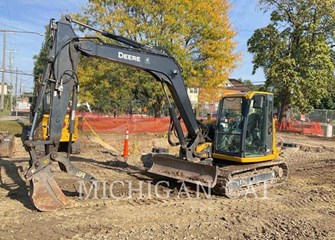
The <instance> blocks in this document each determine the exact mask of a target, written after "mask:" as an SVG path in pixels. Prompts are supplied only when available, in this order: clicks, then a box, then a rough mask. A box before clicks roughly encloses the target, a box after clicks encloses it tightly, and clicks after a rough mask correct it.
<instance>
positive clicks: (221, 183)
mask: <svg viewBox="0 0 335 240" xmlns="http://www.w3.org/2000/svg"><path fill="white" fill-rule="evenodd" d="M148 172H150V173H154V174H157V175H160V176H165V177H169V178H173V179H177V180H180V181H185V182H190V183H194V184H199V185H202V186H205V187H209V188H213V191H214V192H215V193H216V194H219V195H224V196H226V197H228V198H236V197H240V196H243V195H245V194H246V193H247V192H248V191H250V188H253V189H252V191H254V190H255V189H257V188H258V187H259V186H260V185H262V184H266V185H267V186H271V185H274V184H278V183H281V182H284V181H285V180H286V179H287V178H288V166H287V164H286V163H285V162H284V161H281V160H273V161H267V162H261V163H251V164H232V163H227V162H223V163H222V162H219V163H217V162H215V161H213V162H212V163H210V162H209V161H205V162H190V161H186V160H183V159H179V158H176V157H173V156H171V155H167V154H156V155H154V157H153V165H152V166H151V168H150V169H149V170H148Z"/></svg>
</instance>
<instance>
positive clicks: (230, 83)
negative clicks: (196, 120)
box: [187, 78, 251, 117]
mask: <svg viewBox="0 0 335 240" xmlns="http://www.w3.org/2000/svg"><path fill="white" fill-rule="evenodd" d="M250 90H251V88H250V86H248V85H246V84H244V83H243V82H242V81H240V80H237V79H233V78H230V79H228V80H227V81H225V83H224V84H223V86H222V87H218V88H216V89H212V91H211V90H208V89H206V90H205V89H203V88H198V87H188V88H187V94H188V96H189V98H190V101H191V104H192V108H193V109H194V110H195V111H196V112H197V116H200V117H205V116H207V114H211V115H213V114H215V113H216V112H217V109H218V106H219V101H220V98H221V96H222V95H223V94H224V93H227V92H247V91H250ZM205 91H206V92H205Z"/></svg>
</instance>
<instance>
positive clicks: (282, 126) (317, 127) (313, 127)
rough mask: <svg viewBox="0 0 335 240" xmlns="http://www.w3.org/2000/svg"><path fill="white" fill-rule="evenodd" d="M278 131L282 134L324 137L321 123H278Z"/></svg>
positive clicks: (296, 121) (295, 121)
mask: <svg viewBox="0 0 335 240" xmlns="http://www.w3.org/2000/svg"><path fill="white" fill-rule="evenodd" d="M276 129H277V131H280V132H294V133H301V134H305V135H316V136H323V129H322V127H321V124H320V123H319V122H303V121H298V120H295V119H293V120H291V121H283V122H281V123H278V122H276Z"/></svg>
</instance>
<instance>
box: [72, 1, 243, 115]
mask: <svg viewBox="0 0 335 240" xmlns="http://www.w3.org/2000/svg"><path fill="white" fill-rule="evenodd" d="M229 8H230V6H229V4H228V2H227V1H223V0H211V1H209V0H194V1H189V0H188V1H177V0H171V1H163V0H155V1H152V0H151V1H149V0H132V1H129V0H102V1H101V0H90V1H89V4H88V5H87V7H85V8H84V14H77V15H76V16H75V17H76V18H77V19H79V20H80V21H83V22H86V23H87V24H89V25H93V26H94V27H96V28H99V29H104V30H107V31H110V32H114V33H116V34H119V35H122V36H125V37H129V38H131V39H133V40H136V41H138V42H141V43H143V44H146V45H154V46H158V47H160V48H162V49H165V50H166V51H168V52H170V53H171V54H172V55H173V56H174V57H175V58H176V59H177V61H178V62H179V64H180V65H181V66H182V68H183V69H184V71H183V75H184V77H185V80H186V83H187V84H188V85H190V86H203V87H210V88H213V87H215V86H218V85H219V84H222V82H224V81H225V80H226V79H227V78H228V75H229V73H230V72H231V71H232V70H233V68H234V67H235V62H236V60H237V59H238V55H237V54H236V53H233V50H234V47H235V43H234V41H233V37H234V35H235V32H234V31H233V30H232V27H231V25H230V24H229V19H228V16H227V15H228V10H229ZM107 41H110V40H107ZM112 69H113V71H114V70H116V71H118V70H117V69H116V67H113V68H112ZM92 70H93V71H94V69H92ZM106 71H110V70H109V69H106ZM123 71H128V70H123ZM82 72H83V71H82ZM127 73H128V75H124V76H123V77H124V78H123V79H122V81H123V82H127V84H128V86H129V88H128V89H126V90H125V91H128V95H130V96H131V97H139V98H140V99H142V97H144V96H145V97H147V98H148V99H150V100H149V104H151V107H152V108H153V109H155V113H156V115H159V114H160V109H161V108H162V106H163V105H164V95H163V92H162V90H161V89H160V88H159V84H157V82H155V80H153V78H152V77H151V76H149V75H148V74H145V73H142V72H141V73H138V72H136V71H128V72H127ZM113 76H115V77H116V78H117V77H119V76H118V75H117V74H115V73H114V74H113ZM114 80H115V81H119V80H116V79H114ZM95 81H97V80H96V79H90V81H89V82H85V81H81V84H88V83H89V84H92V83H94V82H95ZM120 81H121V80H120ZM97 84H98V83H97ZM119 88H123V85H119ZM119 88H116V89H114V90H113V91H119ZM95 98H96V96H95ZM147 102H148V100H147V101H146V104H147Z"/></svg>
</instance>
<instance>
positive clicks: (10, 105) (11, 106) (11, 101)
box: [7, 49, 16, 111]
mask: <svg viewBox="0 0 335 240" xmlns="http://www.w3.org/2000/svg"><path fill="white" fill-rule="evenodd" d="M13 52H16V51H14V50H13V49H11V50H10V51H9V71H10V84H9V86H10V98H9V108H10V109H9V110H10V111H11V110H12V108H13V56H12V53H13ZM7 89H8V88H7Z"/></svg>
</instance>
